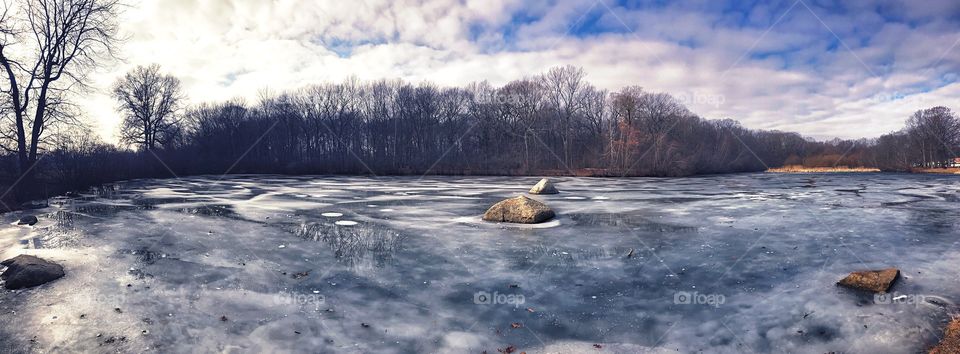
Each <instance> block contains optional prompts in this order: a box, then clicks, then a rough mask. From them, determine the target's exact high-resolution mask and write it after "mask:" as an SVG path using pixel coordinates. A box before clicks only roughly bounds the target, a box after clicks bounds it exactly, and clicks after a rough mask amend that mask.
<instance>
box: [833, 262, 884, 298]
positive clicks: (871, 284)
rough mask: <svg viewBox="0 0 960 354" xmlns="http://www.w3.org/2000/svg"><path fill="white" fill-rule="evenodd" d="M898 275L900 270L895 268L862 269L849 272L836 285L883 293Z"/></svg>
mask: <svg viewBox="0 0 960 354" xmlns="http://www.w3.org/2000/svg"><path fill="white" fill-rule="evenodd" d="M899 276H900V270H899V269H897V268H887V269H881V270H862V271H858V272H853V273H850V275H848V276H847V277H846V278H843V279H840V281H839V282H837V285H840V286H845V287H848V288H853V289H859V290H866V291H872V292H875V293H885V292H887V290H889V289H890V286H892V285H893V282H894V281H896V280H897V277H899Z"/></svg>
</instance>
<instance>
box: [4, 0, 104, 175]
mask: <svg viewBox="0 0 960 354" xmlns="http://www.w3.org/2000/svg"><path fill="white" fill-rule="evenodd" d="M117 3H118V1H117V0H29V1H27V0H23V1H17V2H4V3H3V4H2V6H3V9H2V10H0V70H2V75H3V76H2V77H3V78H4V79H5V80H3V85H0V93H2V94H3V95H4V96H6V98H7V100H8V106H9V108H8V111H9V113H7V114H8V115H9V116H11V117H12V120H13V125H14V129H12V130H14V132H13V133H12V135H13V139H14V140H15V141H16V143H15V144H14V145H16V155H17V160H18V167H19V169H20V173H21V174H26V173H28V172H29V171H30V170H31V167H32V166H33V165H34V164H35V163H36V162H37V152H38V149H39V147H40V145H41V144H43V143H44V132H45V131H46V129H47V128H49V127H50V126H51V125H52V124H54V123H56V122H57V121H58V120H64V119H69V118H72V117H74V115H73V114H72V112H73V110H72V109H71V107H70V105H69V104H68V103H67V101H66V98H67V96H68V93H69V92H70V91H71V90H75V89H77V88H82V87H84V80H85V74H86V73H87V72H88V71H89V69H90V68H92V67H93V66H94V65H95V64H96V63H97V61H98V60H99V59H101V58H103V57H104V56H103V54H109V53H111V52H112V44H113V43H114V41H115V39H116V35H117V26H116V12H117V9H118V7H119V6H118V4H117ZM27 180H28V181H27V182H28V183H29V178H27Z"/></svg>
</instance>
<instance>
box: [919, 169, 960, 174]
mask: <svg viewBox="0 0 960 354" xmlns="http://www.w3.org/2000/svg"><path fill="white" fill-rule="evenodd" d="M910 172H913V173H939V174H948V175H955V174H960V168H958V167H949V168H914V169H912V170H910Z"/></svg>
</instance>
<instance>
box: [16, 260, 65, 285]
mask: <svg viewBox="0 0 960 354" xmlns="http://www.w3.org/2000/svg"><path fill="white" fill-rule="evenodd" d="M0 264H2V265H4V266H6V267H7V270H5V271H3V274H0V279H3V281H4V284H3V286H4V287H5V288H7V289H10V290H16V289H23V288H32V287H34V286H38V285H43V284H46V283H49V282H51V281H54V280H57V279H60V278H61V277H63V275H64V273H63V267H62V266H60V265H59V264H56V263H53V262H50V261H47V260H44V259H42V258H38V257H34V256H30V255H26V254H21V255H19V256H16V257H13V258H10V259H8V260H5V261H3V262H0Z"/></svg>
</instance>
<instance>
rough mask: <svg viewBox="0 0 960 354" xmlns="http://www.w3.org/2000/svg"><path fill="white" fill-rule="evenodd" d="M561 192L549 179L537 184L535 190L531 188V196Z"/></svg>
mask: <svg viewBox="0 0 960 354" xmlns="http://www.w3.org/2000/svg"><path fill="white" fill-rule="evenodd" d="M557 193H560V191H558V190H557V187H556V186H554V185H553V182H550V180H549V179H546V178H543V179H541V180H540V182H537V184H536V185H534V186H533V188H530V194H557Z"/></svg>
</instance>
